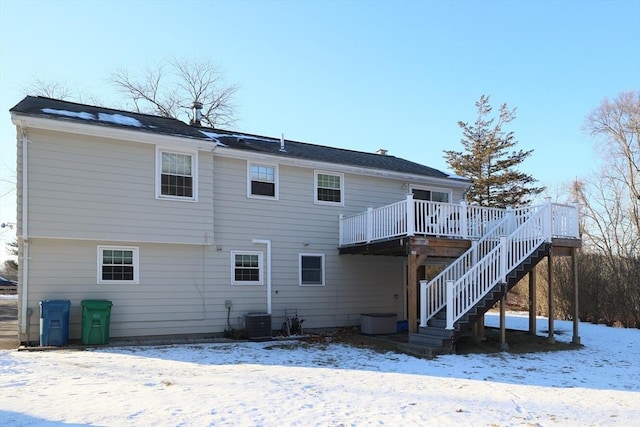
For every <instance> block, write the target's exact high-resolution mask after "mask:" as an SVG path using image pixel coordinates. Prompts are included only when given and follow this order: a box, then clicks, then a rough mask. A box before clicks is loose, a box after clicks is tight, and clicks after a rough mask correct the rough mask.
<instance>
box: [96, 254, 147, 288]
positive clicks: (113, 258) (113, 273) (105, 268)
mask: <svg viewBox="0 0 640 427" xmlns="http://www.w3.org/2000/svg"><path fill="white" fill-rule="evenodd" d="M138 271H139V267H138V248H137V247H133V246H98V283H138Z"/></svg>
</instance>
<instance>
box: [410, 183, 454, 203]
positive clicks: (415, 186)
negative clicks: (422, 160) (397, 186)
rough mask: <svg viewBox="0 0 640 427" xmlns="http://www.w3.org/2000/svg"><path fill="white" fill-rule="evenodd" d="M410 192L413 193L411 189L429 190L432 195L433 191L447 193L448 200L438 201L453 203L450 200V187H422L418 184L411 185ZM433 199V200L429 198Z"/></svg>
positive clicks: (451, 194) (451, 193) (451, 195)
mask: <svg viewBox="0 0 640 427" xmlns="http://www.w3.org/2000/svg"><path fill="white" fill-rule="evenodd" d="M410 190H411V193H413V190H420V191H430V192H431V193H432V195H433V193H434V192H435V193H444V194H447V195H448V198H449V201H448V202H440V203H453V202H452V201H451V200H452V199H451V198H452V197H453V192H452V191H451V189H450V188H442V187H426V186H425V187H423V186H420V185H412V186H411V188H410ZM430 201H433V200H430Z"/></svg>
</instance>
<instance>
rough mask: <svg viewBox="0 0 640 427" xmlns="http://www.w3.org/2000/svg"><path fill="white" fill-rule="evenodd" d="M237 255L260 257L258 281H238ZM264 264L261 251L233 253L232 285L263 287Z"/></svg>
mask: <svg viewBox="0 0 640 427" xmlns="http://www.w3.org/2000/svg"><path fill="white" fill-rule="evenodd" d="M236 255H257V256H258V277H259V280H257V281H247V280H236ZM263 277H264V263H263V262H262V252H260V251H231V284H232V285H237V286H263V285H264V280H263Z"/></svg>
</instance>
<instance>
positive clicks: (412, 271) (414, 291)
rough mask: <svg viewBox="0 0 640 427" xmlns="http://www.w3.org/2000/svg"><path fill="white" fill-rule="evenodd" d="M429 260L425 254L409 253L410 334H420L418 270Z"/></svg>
mask: <svg viewBox="0 0 640 427" xmlns="http://www.w3.org/2000/svg"><path fill="white" fill-rule="evenodd" d="M425 259H427V256H426V255H424V254H420V255H418V252H417V251H413V250H412V251H410V252H409V260H408V261H409V262H408V267H407V269H408V270H409V271H408V272H407V282H408V283H407V304H408V306H409V307H408V310H407V317H408V319H407V320H408V322H409V332H410V333H416V332H418V286H419V284H420V283H419V282H418V268H419V267H420V265H421V264H422V263H423V262H424V261H425Z"/></svg>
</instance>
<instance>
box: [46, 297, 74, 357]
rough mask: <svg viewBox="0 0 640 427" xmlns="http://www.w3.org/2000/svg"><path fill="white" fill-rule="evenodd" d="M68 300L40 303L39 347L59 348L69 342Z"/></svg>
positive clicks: (69, 302)
mask: <svg viewBox="0 0 640 427" xmlns="http://www.w3.org/2000/svg"><path fill="white" fill-rule="evenodd" d="M70 307H71V301H69V300H44V301H40V346H42V347H46V346H61V345H67V343H68V342H69V308H70Z"/></svg>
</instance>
